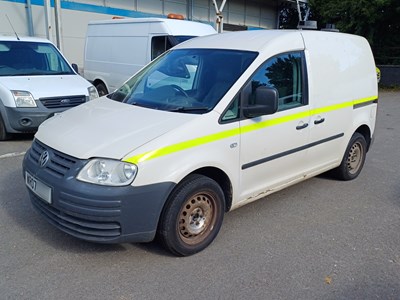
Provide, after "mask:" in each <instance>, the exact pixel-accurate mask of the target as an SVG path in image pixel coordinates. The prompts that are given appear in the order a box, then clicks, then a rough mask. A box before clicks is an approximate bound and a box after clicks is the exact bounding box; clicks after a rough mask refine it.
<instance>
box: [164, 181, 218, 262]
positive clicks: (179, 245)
mask: <svg viewBox="0 0 400 300" xmlns="http://www.w3.org/2000/svg"><path fill="white" fill-rule="evenodd" d="M224 213H225V199H224V194H223V192H222V189H221V187H220V186H219V185H218V183H217V182H215V181H214V180H212V179H211V178H208V177H205V176H202V175H197V174H193V175H189V176H188V177H187V178H186V179H185V180H184V181H183V182H181V183H180V184H179V185H178V186H177V188H176V189H175V190H174V192H173V193H172V194H171V196H170V198H169V199H168V202H167V204H166V206H165V208H164V210H163V213H162V215H161V219H160V223H159V229H158V238H159V240H160V241H161V243H162V244H163V246H164V247H165V248H166V249H167V250H169V251H170V252H172V253H173V254H175V255H177V256H188V255H192V254H195V253H197V252H200V251H201V250H203V249H205V248H206V247H207V246H208V245H210V244H211V243H212V241H213V240H214V239H215V237H216V236H217V234H218V232H219V230H220V228H221V225H222V221H223V218H224Z"/></svg>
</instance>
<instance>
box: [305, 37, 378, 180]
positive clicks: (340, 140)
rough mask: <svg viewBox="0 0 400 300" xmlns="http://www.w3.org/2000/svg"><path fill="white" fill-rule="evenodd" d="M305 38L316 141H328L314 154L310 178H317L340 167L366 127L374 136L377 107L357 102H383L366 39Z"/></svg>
mask: <svg viewBox="0 0 400 300" xmlns="http://www.w3.org/2000/svg"><path fill="white" fill-rule="evenodd" d="M302 35H303V38H304V42H305V47H306V55H307V65H308V76H309V97H310V104H311V120H310V126H311V127H310V139H311V140H310V142H311V143H313V142H318V141H323V140H327V141H326V142H324V143H321V144H318V145H317V146H315V147H312V148H310V149H309V157H310V161H309V162H310V166H309V172H308V174H310V175H315V174H316V173H321V172H323V171H325V170H327V169H331V168H333V167H336V166H338V165H339V164H340V162H341V159H342V157H343V154H344V152H345V149H346V147H347V145H348V142H349V140H350V138H351V136H352V135H353V133H354V132H355V131H356V129H357V128H358V127H359V126H360V125H362V124H365V125H367V126H368V127H369V128H370V131H371V134H372V133H373V130H374V127H375V114H376V113H375V112H376V103H373V101H371V102H370V103H368V104H369V105H365V106H363V107H362V108H361V107H357V106H354V105H353V102H354V101H362V100H365V99H368V98H371V97H377V95H378V91H377V79H376V74H375V63H374V59H373V56H372V52H371V50H370V47H369V44H368V42H367V41H366V40H365V39H364V38H362V37H359V36H354V35H348V34H341V33H329V32H312V33H311V34H310V32H303V33H302ZM371 116H372V118H371ZM356 120H357V121H356Z"/></svg>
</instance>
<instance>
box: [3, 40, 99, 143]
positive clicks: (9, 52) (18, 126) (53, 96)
mask: <svg viewBox="0 0 400 300" xmlns="http://www.w3.org/2000/svg"><path fill="white" fill-rule="evenodd" d="M97 97H98V94H97V91H96V89H95V87H94V86H92V85H91V84H90V83H89V82H88V81H87V80H85V79H84V78H82V77H81V76H80V75H78V74H77V73H76V71H75V70H74V69H73V68H72V67H71V65H70V64H69V63H68V62H67V60H66V59H65V58H64V57H63V56H62V54H61V53H60V52H59V51H58V50H57V48H56V47H55V46H54V45H53V44H52V43H51V42H50V41H48V40H46V39H41V38H32V37H29V38H28V37H24V38H22V37H21V38H19V37H6V36H0V141H1V140H5V139H7V138H9V135H10V133H23V132H35V131H36V130H37V128H38V126H39V124H40V123H42V122H43V121H44V120H46V119H48V118H49V117H51V116H53V115H54V114H55V113H59V112H62V111H64V110H66V109H67V108H70V107H73V106H77V105H79V104H82V103H84V102H87V101H88V100H91V99H94V98H97Z"/></svg>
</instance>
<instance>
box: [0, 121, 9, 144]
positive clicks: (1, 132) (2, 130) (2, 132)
mask: <svg viewBox="0 0 400 300" xmlns="http://www.w3.org/2000/svg"><path fill="white" fill-rule="evenodd" d="M8 139H10V134H9V133H8V132H7V129H6V126H5V125H4V121H3V119H2V117H1V115H0V141H6V140H8Z"/></svg>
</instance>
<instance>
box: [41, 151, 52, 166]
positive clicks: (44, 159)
mask: <svg viewBox="0 0 400 300" xmlns="http://www.w3.org/2000/svg"><path fill="white" fill-rule="evenodd" d="M49 158H50V155H49V152H48V151H43V153H42V154H41V155H40V157H39V166H40V167H41V168H43V167H44V166H45V165H46V164H47V162H48V161H49Z"/></svg>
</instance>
